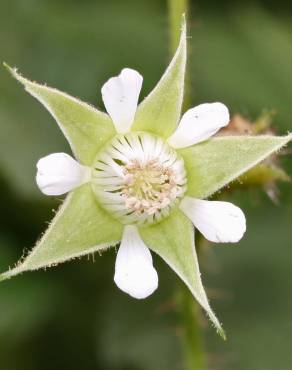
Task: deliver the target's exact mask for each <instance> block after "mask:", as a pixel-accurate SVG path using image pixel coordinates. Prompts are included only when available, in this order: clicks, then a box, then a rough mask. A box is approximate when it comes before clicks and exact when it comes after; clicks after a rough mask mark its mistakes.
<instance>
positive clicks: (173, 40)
mask: <svg viewBox="0 0 292 370" xmlns="http://www.w3.org/2000/svg"><path fill="white" fill-rule="evenodd" d="M188 8H189V7H188V0H168V18H169V32H170V35H169V36H170V51H171V53H172V54H173V53H174V52H175V50H176V48H177V45H178V41H179V38H180V30H181V22H182V15H183V14H186V13H187V11H188Z"/></svg>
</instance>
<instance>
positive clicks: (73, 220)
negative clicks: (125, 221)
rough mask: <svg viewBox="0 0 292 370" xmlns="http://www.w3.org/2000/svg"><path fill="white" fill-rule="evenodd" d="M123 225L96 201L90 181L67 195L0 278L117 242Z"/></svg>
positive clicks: (92, 251)
mask: <svg viewBox="0 0 292 370" xmlns="http://www.w3.org/2000/svg"><path fill="white" fill-rule="evenodd" d="M122 231H123V225H122V224H121V223H120V222H118V221H116V220H114V219H113V218H112V217H110V216H109V215H108V214H107V213H106V212H105V211H104V210H103V209H101V208H100V207H99V206H98V204H97V203H96V200H95V196H94V194H93V192H92V189H91V186H90V185H89V184H86V185H83V186H81V187H80V188H78V189H76V190H75V191H73V192H72V193H71V194H69V195H68V196H67V198H66V199H65V201H64V203H63V204H62V206H61V207H60V209H59V211H58V213H57V214H56V216H55V218H54V219H53V221H52V223H51V224H50V226H49V227H48V229H47V231H46V232H45V234H44V235H43V236H42V237H41V239H40V241H39V242H38V243H37V244H36V246H35V247H34V249H33V250H32V251H31V252H30V253H29V255H28V256H27V257H26V258H24V259H22V260H21V261H20V262H19V263H18V264H17V266H16V267H15V268H14V269H12V270H9V271H7V272H5V273H3V274H1V275H0V281H1V280H5V279H8V278H10V277H12V276H14V275H17V274H19V273H21V272H24V271H28V270H37V269H39V268H43V267H50V266H52V265H56V264H58V263H61V262H65V261H68V260H71V259H73V258H76V257H81V256H83V255H86V254H89V253H94V252H96V251H101V250H104V249H106V248H108V247H110V246H113V245H116V244H117V243H118V242H119V241H120V240H121V237H122Z"/></svg>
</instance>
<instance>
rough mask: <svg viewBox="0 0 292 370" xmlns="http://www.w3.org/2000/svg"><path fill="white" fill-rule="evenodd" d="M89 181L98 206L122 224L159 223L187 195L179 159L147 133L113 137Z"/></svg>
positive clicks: (164, 144)
mask: <svg viewBox="0 0 292 370" xmlns="http://www.w3.org/2000/svg"><path fill="white" fill-rule="evenodd" d="M92 177H93V180H92V186H93V190H94V193H95V194H96V196H97V198H98V201H99V203H100V204H101V206H102V207H103V208H105V209H106V210H107V211H108V212H110V213H111V214H112V215H113V216H114V217H115V218H118V219H119V220H120V221H121V222H122V223H124V224H133V223H135V224H144V223H147V224H151V223H155V222H159V221H160V220H161V219H163V218H165V217H167V216H168V215H169V213H170V211H171V209H172V208H173V207H174V206H175V205H176V204H177V202H178V201H179V199H180V198H181V197H182V196H183V195H184V193H185V191H186V172H185V168H184V163H183V160H182V158H180V157H179V156H178V154H177V153H176V152H175V150H173V149H172V148H171V147H170V146H169V145H168V144H167V143H166V142H165V141H164V140H162V139H161V138H157V137H156V136H154V135H150V134H148V133H129V134H127V135H119V136H116V137H115V138H114V139H113V140H112V141H111V143H110V144H109V145H107V146H106V147H105V149H104V150H103V151H102V152H100V153H99V154H98V155H97V157H96V160H95V163H94V170H93V176H92Z"/></svg>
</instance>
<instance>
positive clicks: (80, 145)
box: [4, 64, 116, 165]
mask: <svg viewBox="0 0 292 370" xmlns="http://www.w3.org/2000/svg"><path fill="white" fill-rule="evenodd" d="M4 66H5V67H6V68H7V69H8V70H9V72H10V73H11V74H12V76H13V77H15V78H16V79H17V80H18V81H19V82H20V83H22V84H23V85H24V87H25V90H26V91H27V92H28V93H30V94H31V95H32V96H33V97H35V98H36V99H37V100H38V101H39V102H40V103H42V104H43V106H44V107H45V108H46V109H47V110H48V111H49V112H50V113H51V115H52V116H53V117H54V119H55V120H56V122H57V124H58V125H59V127H60V129H61V130H62V132H63V134H64V135H65V137H66V139H67V140H68V142H69V144H70V146H71V149H72V151H73V153H74V155H75V157H76V158H77V159H78V160H79V162H81V163H82V164H85V165H91V164H92V162H93V160H94V158H95V156H96V153H97V152H98V150H99V149H100V148H101V147H102V146H103V145H104V144H105V143H106V142H107V141H108V140H109V139H111V138H112V137H113V136H114V135H115V134H116V131H115V128H114V125H113V123H112V120H111V119H110V117H109V116H108V115H107V114H105V113H103V112H100V111H99V110H97V109H96V108H94V107H92V106H91V105H89V104H86V103H84V102H82V101H80V100H78V99H76V98H74V97H72V96H70V95H68V94H66V93H63V92H61V91H59V90H57V89H53V88H51V87H47V86H45V85H40V84H38V83H35V82H32V81H29V80H27V79H26V78H24V77H23V76H21V75H20V74H19V73H18V72H17V70H16V69H13V68H11V67H9V66H8V65H7V64H4Z"/></svg>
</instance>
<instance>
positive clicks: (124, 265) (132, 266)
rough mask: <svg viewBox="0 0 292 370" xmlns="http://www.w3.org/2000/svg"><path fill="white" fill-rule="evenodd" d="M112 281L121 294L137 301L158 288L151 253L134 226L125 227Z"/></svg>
mask: <svg viewBox="0 0 292 370" xmlns="http://www.w3.org/2000/svg"><path fill="white" fill-rule="evenodd" d="M114 281H115V283H116V284H117V286H118V287H119V288H120V289H121V290H122V291H123V292H125V293H128V294H129V295H130V296H132V297H134V298H137V299H143V298H146V297H148V296H149V295H150V294H152V293H153V292H154V291H155V290H156V289H157V287H158V275H157V272H156V270H155V269H154V267H153V264H152V257H151V253H150V251H149V249H148V248H147V246H146V245H145V244H144V242H143V241H142V239H141V238H140V235H139V232H138V229H137V227H136V226H133V225H127V226H125V229H124V233H123V238H122V242H121V246H120V248H119V251H118V254H117V258H116V266H115V276H114Z"/></svg>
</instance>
